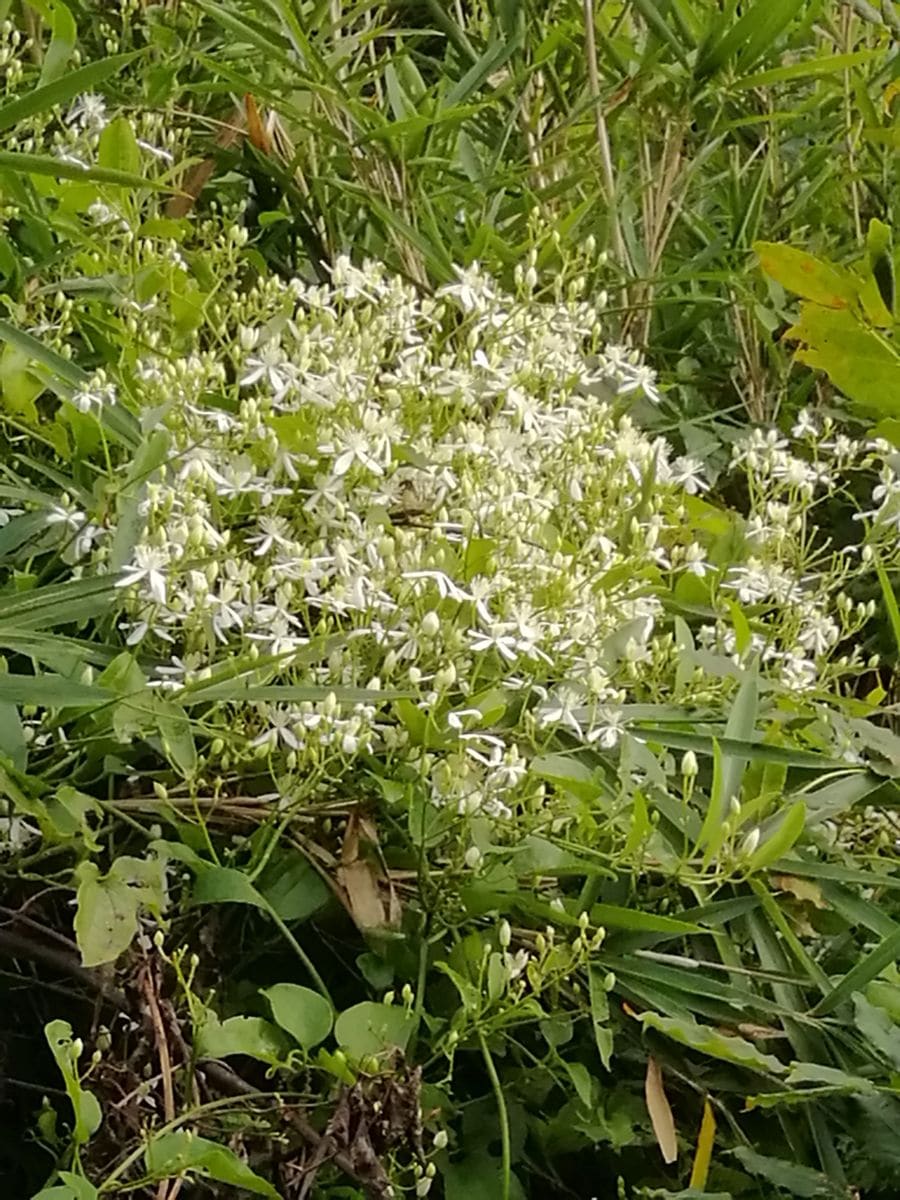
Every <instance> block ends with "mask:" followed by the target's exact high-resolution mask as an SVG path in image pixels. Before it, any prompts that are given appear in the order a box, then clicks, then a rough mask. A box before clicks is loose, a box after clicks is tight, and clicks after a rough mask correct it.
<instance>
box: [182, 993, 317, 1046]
mask: <svg viewBox="0 0 900 1200" xmlns="http://www.w3.org/2000/svg"><path fill="white" fill-rule="evenodd" d="M313 994H315V993H313ZM323 1003H324V1001H323ZM194 1048H195V1049H196V1052H197V1054H198V1055H199V1057H200V1058H229V1057H230V1056H231V1055H232V1054H246V1055H247V1056H248V1057H249V1058H257V1059H259V1060H260V1062H264V1063H271V1064H275V1063H281V1062H284V1060H285V1059H286V1058H287V1052H288V1043H287V1039H286V1038H285V1037H284V1035H283V1034H282V1032H281V1030H280V1029H279V1028H278V1027H277V1026H275V1025H273V1024H271V1022H269V1021H266V1020H264V1019H263V1018H262V1017H228V1018H227V1020H225V1021H220V1020H219V1018H218V1017H217V1016H216V1014H215V1013H214V1012H213V1011H212V1010H211V1009H206V1010H205V1011H204V1013H203V1016H202V1018H201V1019H200V1021H199V1023H198V1028H197V1033H196V1038H195V1041H194Z"/></svg>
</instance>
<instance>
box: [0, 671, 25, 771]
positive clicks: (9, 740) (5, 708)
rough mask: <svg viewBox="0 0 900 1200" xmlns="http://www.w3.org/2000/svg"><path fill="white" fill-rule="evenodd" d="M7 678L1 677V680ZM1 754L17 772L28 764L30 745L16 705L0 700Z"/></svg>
mask: <svg viewBox="0 0 900 1200" xmlns="http://www.w3.org/2000/svg"><path fill="white" fill-rule="evenodd" d="M3 678H5V676H0V679H3ZM0 754H2V755H5V756H6V757H7V758H8V759H9V761H10V762H11V763H12V765H13V766H14V767H15V768H16V770H17V771H24V770H25V768H26V766H27V764H28V743H27V742H26V740H25V729H24V727H23V725H22V719H21V717H20V716H19V710H18V708H16V706H15V704H9V703H8V702H7V701H5V700H0Z"/></svg>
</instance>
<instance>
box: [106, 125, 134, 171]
mask: <svg viewBox="0 0 900 1200" xmlns="http://www.w3.org/2000/svg"><path fill="white" fill-rule="evenodd" d="M97 161H98V162H99V164H100V166H101V167H103V168H104V169H106V170H117V171H124V172H126V173H127V174H129V175H140V170H141V149H140V146H138V144H137V138H136V137H135V136H134V130H133V129H132V127H131V122H130V121H129V120H128V118H127V117H116V118H115V119H114V120H112V121H110V122H109V124H108V125H107V126H106V128H105V129H104V130H103V132H102V133H101V134H100V145H99V146H98V149H97Z"/></svg>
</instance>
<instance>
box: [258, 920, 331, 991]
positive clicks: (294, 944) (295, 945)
mask: <svg viewBox="0 0 900 1200" xmlns="http://www.w3.org/2000/svg"><path fill="white" fill-rule="evenodd" d="M266 912H267V913H268V914H269V916H270V917H271V918H272V920H273V921H274V922H275V924H276V925H277V926H278V929H279V932H280V933H281V934H282V936H283V937H284V939H285V941H286V942H287V943H288V945H289V946H290V947H291V949H292V950H293V951H294V953H295V954H296V955H297V957H298V958H299V959H300V961H301V962H302V963H303V965H304V967H306V969H307V971H308V972H309V977H310V979H311V980H312V981H313V983H314V984H315V985H316V990H317V991H319V992H321V994H322V995H323V996H324V997H325V999H326V1000H327V1001H328V1003H329V1004H330V1005H331V1007H332V1008H334V1001H333V1000H332V999H331V993H330V992H329V990H328V988H327V987H326V986H325V983H324V981H323V979H322V976H321V975H320V974H319V972H318V971H317V970H316V968H315V966H314V965H313V961H312V959H311V958H310V957H309V955H308V954H307V953H306V951H305V950H304V949H303V947H302V946H301V945H300V943H299V942H298V941H297V939H296V938H295V937H294V935H293V934H292V933H291V931H290V930H289V929H288V927H287V925H285V923H284V921H283V920H282V919H281V917H280V916H279V915H278V913H277V912H276V911H275V910H274V908H272V906H271V905H267V906H266Z"/></svg>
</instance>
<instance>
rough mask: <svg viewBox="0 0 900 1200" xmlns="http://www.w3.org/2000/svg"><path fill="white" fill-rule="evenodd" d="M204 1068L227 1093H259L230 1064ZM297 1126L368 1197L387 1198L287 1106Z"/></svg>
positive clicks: (217, 1063) (292, 1121)
mask: <svg viewBox="0 0 900 1200" xmlns="http://www.w3.org/2000/svg"><path fill="white" fill-rule="evenodd" d="M203 1071H204V1073H205V1075H206V1077H207V1078H208V1079H210V1080H212V1081H213V1082H214V1083H215V1084H216V1086H217V1087H218V1088H220V1089H221V1090H222V1091H223V1092H229V1093H230V1094H231V1095H232V1096H258V1095H259V1092H258V1090H257V1089H256V1088H255V1087H253V1086H252V1085H251V1084H249V1083H248V1082H247V1081H246V1079H242V1078H241V1076H240V1075H236V1074H235V1073H234V1071H232V1070H231V1068H230V1067H226V1066H225V1065H224V1064H223V1063H220V1062H206V1063H204V1064H203ZM284 1115H285V1116H286V1117H287V1119H288V1120H289V1121H290V1123H291V1124H292V1125H293V1127H294V1128H295V1129H296V1130H297V1132H298V1133H299V1134H300V1136H301V1137H302V1138H303V1140H304V1141H305V1142H308V1143H309V1145H310V1146H312V1147H313V1149H314V1150H317V1151H320V1152H322V1157H323V1160H324V1159H325V1158H329V1159H330V1160H331V1161H332V1162H333V1163H334V1165H335V1166H336V1167H340V1169H341V1170H342V1171H343V1172H344V1174H345V1175H346V1176H348V1178H350V1179H352V1180H353V1181H354V1183H356V1184H357V1186H358V1187H361V1188H363V1190H364V1191H365V1193H366V1194H367V1195H368V1196H371V1197H372V1198H373V1200H383V1195H384V1193H383V1191H382V1190H381V1189H380V1188H379V1189H378V1190H377V1191H375V1190H374V1187H375V1186H377V1185H373V1184H372V1183H370V1182H369V1180H367V1179H363V1178H361V1177H360V1175H359V1172H358V1171H357V1170H356V1168H355V1167H354V1165H353V1163H352V1162H351V1160H350V1158H349V1156H348V1155H346V1154H345V1153H344V1152H343V1151H342V1150H338V1149H336V1148H333V1149H331V1150H329V1148H328V1146H327V1145H326V1144H325V1143H326V1141H327V1139H326V1138H324V1137H323V1136H322V1134H321V1133H319V1131H318V1130H317V1129H314V1128H313V1126H312V1125H310V1123H309V1121H307V1119H306V1118H305V1117H303V1116H301V1115H300V1113H298V1112H294V1111H293V1110H290V1109H285V1114H284Z"/></svg>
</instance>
